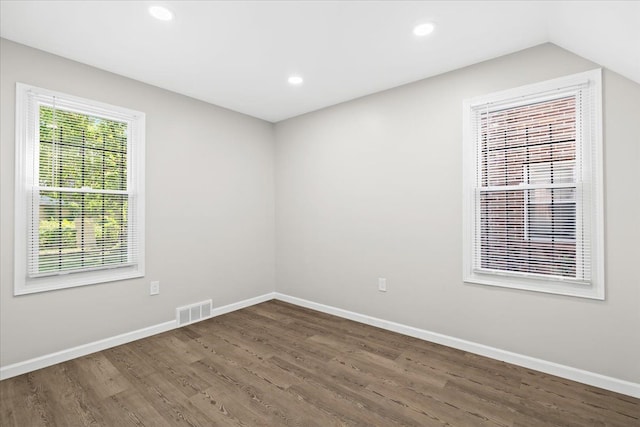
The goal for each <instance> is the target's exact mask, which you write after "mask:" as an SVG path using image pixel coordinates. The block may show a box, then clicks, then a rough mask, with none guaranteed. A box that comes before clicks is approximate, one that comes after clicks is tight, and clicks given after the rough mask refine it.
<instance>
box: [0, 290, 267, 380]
mask: <svg viewBox="0 0 640 427" xmlns="http://www.w3.org/2000/svg"><path fill="white" fill-rule="evenodd" d="M274 296H275V293H274V292H270V293H268V294H265V295H261V296H258V297H255V298H249V299H246V300H243V301H239V302H236V303H233V304H228V305H225V306H222V307H218V308H214V309H213V310H212V311H211V316H209V317H208V318H211V317H215V316H220V315H222V314H225V313H229V312H231V311H235V310H240V309H241V308H245V307H249V306H251V305H255V304H259V303H261V302H265V301H269V300H272V299H273V298H274ZM202 320H205V319H202ZM177 325H178V323H177V322H176V320H175V319H174V320H171V321H168V322H164V323H159V324H157V325H153V326H149V327H146V328H142V329H138V330H136V331H131V332H126V333H124V334H120V335H116V336H114V337H110V338H105V339H102V340H98V341H94V342H91V343H88V344H82V345H79V346H77V347H73V348H69V349H65V350H61V351H57V352H55V353H51V354H45V355H44V356H40V357H35V358H33V359H29V360H25V361H23V362H18V363H13V364H11V365H7V366H3V367H0V380H4V379H7V378H11V377H15V376H17V375H21V374H26V373H27V372H32V371H35V370H37V369H42V368H46V367H47V366H51V365H55V364H56V363H62V362H66V361H67V360H71V359H75V358H77V357H82V356H86V355H87V354H91V353H95V352H97V351H102V350H106V349H108V348H111V347H116V346H118V345H122V344H126V343H128V342H131V341H135V340H139V339H141V338H147V337H150V336H152V335H156V334H160V333H162V332H166V331H170V330H172V329H175V328H176V327H177Z"/></svg>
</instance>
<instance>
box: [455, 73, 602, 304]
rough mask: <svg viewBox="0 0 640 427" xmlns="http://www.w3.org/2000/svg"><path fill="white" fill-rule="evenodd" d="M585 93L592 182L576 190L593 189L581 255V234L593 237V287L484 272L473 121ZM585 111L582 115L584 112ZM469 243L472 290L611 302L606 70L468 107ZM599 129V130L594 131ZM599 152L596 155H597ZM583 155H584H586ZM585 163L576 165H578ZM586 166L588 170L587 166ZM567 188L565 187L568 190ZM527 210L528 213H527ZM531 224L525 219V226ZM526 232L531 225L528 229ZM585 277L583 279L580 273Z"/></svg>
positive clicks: (465, 263)
mask: <svg viewBox="0 0 640 427" xmlns="http://www.w3.org/2000/svg"><path fill="white" fill-rule="evenodd" d="M582 92H584V93H585V94H586V96H592V97H593V99H591V100H590V105H591V106H592V107H593V109H592V113H593V115H592V116H591V117H589V118H588V120H586V121H585V118H584V117H582V116H583V115H581V114H578V113H577V114H576V120H577V121H585V122H586V124H585V126H579V124H578V125H577V127H578V128H579V129H583V130H584V132H586V133H588V135H586V139H587V142H588V144H587V145H588V146H586V147H583V148H580V147H578V148H577V152H578V155H588V156H589V161H588V162H586V163H587V164H588V166H589V167H588V170H589V171H590V172H589V173H591V174H592V176H590V177H584V176H582V174H581V175H580V177H579V178H577V183H576V185H575V187H576V188H577V189H579V188H580V186H581V185H584V184H585V183H587V184H589V185H590V189H588V191H589V192H590V203H589V206H586V207H582V206H581V199H579V192H578V191H577V192H576V251H577V252H578V253H581V251H580V245H581V244H582V239H581V238H580V237H581V234H580V233H581V230H582V231H584V232H585V233H586V234H587V235H588V236H590V239H589V240H590V242H591V245H592V246H591V254H590V258H589V262H590V265H589V266H590V269H591V277H590V278H588V279H587V280H588V282H587V283H586V284H585V281H584V280H582V278H581V277H576V278H575V279H572V278H566V279H563V280H556V279H554V278H553V277H552V276H547V275H542V277H541V276H540V275H536V274H531V273H522V274H518V273H512V272H509V271H501V272H500V273H496V272H494V271H490V270H488V269H484V270H483V269H479V268H478V267H477V266H475V265H474V261H475V260H474V256H476V251H475V245H477V244H478V242H477V239H476V235H477V234H478V232H479V229H480V225H479V221H480V214H479V209H480V208H479V202H478V197H477V194H479V193H478V192H477V188H476V187H477V182H476V179H477V170H478V168H477V164H478V149H477V143H476V140H477V132H478V129H476V126H474V124H475V121H474V120H473V117H474V114H475V111H477V109H478V108H481V107H482V108H485V107H486V108H487V110H488V111H489V110H496V109H502V108H505V107H507V106H513V105H520V104H522V103H524V102H531V101H534V100H535V101H539V100H551V99H556V98H559V97H564V96H566V95H568V94H576V95H578V93H582ZM578 111H580V109H578ZM462 114H463V140H462V144H463V150H462V151H463V179H462V181H463V200H462V204H463V213H462V215H463V218H462V219H463V229H462V235H463V238H462V239H463V241H462V281H463V282H464V283H465V284H471V285H476V284H479V285H488V286H496V287H505V288H513V289H521V290H526V291H534V292H544V293H550V294H558V295H567V296H573V297H581V298H589V299H594V300H604V299H605V274H604V268H605V267H604V265H605V262H604V220H603V218H604V215H603V210H604V200H603V174H602V163H603V159H602V152H603V149H602V70H601V69H595V70H591V71H585V72H582V73H578V74H573V75H570V76H565V77H560V78H557V79H553V80H548V81H544V82H540V83H535V84H530V85H526V86H521V87H518V88H514V89H508V90H504V91H500V92H495V93H491V94H487V95H482V96H477V97H474V98H471V99H466V100H464V101H463V111H462ZM591 127H593V129H591ZM580 135H581V132H577V135H576V137H577V138H578V141H577V144H584V143H585V142H584V141H582V142H580ZM592 151H593V153H592ZM581 153H582V154H581ZM580 163H585V162H576V167H578V164H580ZM583 166H585V165H583ZM562 186H564V184H563V185H562ZM510 188H512V189H518V190H520V189H528V188H529V185H520V186H513V187H510ZM496 189H501V188H500V187H495V188H482V190H483V191H494V190H496ZM526 206H527V205H526V204H525V208H526ZM582 209H585V210H588V215H586V216H588V217H590V218H591V224H590V226H589V225H585V227H580V220H581V218H583V215H580V213H579V212H580V211H581V210H582ZM526 220H527V218H526V215H525V221H526ZM525 227H526V223H525ZM576 258H577V260H576V261H577V265H576V270H577V272H580V271H582V269H583V267H582V265H581V262H582V260H581V259H580V257H576ZM578 274H581V273H578Z"/></svg>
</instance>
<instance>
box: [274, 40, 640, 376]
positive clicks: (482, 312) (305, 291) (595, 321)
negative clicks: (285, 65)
mask: <svg viewBox="0 0 640 427" xmlns="http://www.w3.org/2000/svg"><path fill="white" fill-rule="evenodd" d="M593 68H597V65H596V64H593V63H590V62H588V61H586V60H585V59H582V58H580V57H578V56H575V55H573V54H571V53H569V52H567V51H565V50H562V49H560V48H558V47H556V46H554V45H550V44H547V45H541V46H538V47H535V48H531V49H528V50H525V51H521V52H518V53H515V54H512V55H508V56H505V57H501V58H498V59H494V60H491V61H487V62H484V63H480V64H476V65H474V66H471V67H467V68H464V69H460V70H457V71H454V72H450V73H447V74H443V75H440V76H437V77H434V78H429V79H426V80H422V81H419V82H416V83H413V84H409V85H406V86H402V87H399V88H395V89H391V90H388V91H385V92H381V93H377V94H374V95H371V96H367V97H364V98H361V99H357V100H354V101H351V102H347V103H344V104H340V105H337V106H333V107H330V108H327V109H324V110H321V111H317V112H314V113H310V114H306V115H304V116H300V117H297V118H293V119H289V120H286V121H284V122H281V123H278V124H276V212H277V220H276V222H277V231H276V235H277V250H276V253H277V255H276V259H277V268H276V271H277V281H276V282H277V291H279V292H282V293H285V294H289V295H292V296H297V297H300V298H305V299H308V300H311V301H314V302H318V303H323V304H328V305H332V306H336V307H340V308H343V309H347V310H352V311H355V312H358V313H363V314H367V315H370V316H375V317H379V318H383V319H386V320H391V321H395V322H399V323H403V324H407V325H410V326H414V327H418V328H422V329H427V330H430V331H434V332H439V333H442V334H447V335H450V336H453V337H457V338H462V339H465V340H469V341H473V342H477V343H481V344H485V345H489V346H493V347H497V348H500V349H504V350H509V351H513V352H516V353H521V354H525V355H529V356H532V357H536V358H541V359H545V360H548V361H552V362H556V363H560V364H564V365H569V366H573V367H576V368H580V369H585V370H588V371H592V372H597V373H601V374H604V375H609V376H612V377H617V378H620V379H625V380H628V381H635V382H639V381H640V279H639V278H638V262H639V261H640V245H638V243H637V242H638V241H640V227H639V225H638V221H639V219H640V191H638V189H637V187H632V186H631V185H632V184H634V185H636V186H637V185H638V184H640V167H639V166H638V165H639V164H640V120H639V119H640V85H638V84H637V83H634V82H632V81H630V80H627V79H625V78H623V77H621V76H619V75H617V74H615V73H613V72H610V71H608V70H604V81H603V85H604V117H605V119H604V130H605V149H604V150H605V165H604V169H605V200H606V202H605V215H606V218H605V221H606V222H605V236H606V237H605V240H606V241H605V243H606V269H607V270H606V281H607V299H606V301H604V302H602V301H593V300H587V299H580V298H575V297H564V296H557V295H549V294H541V293H534V292H527V291H518V290H510V289H502V288H493V287H485V286H481V285H468V284H463V283H462V152H461V150H462V100H463V99H464V98H468V97H473V96H477V95H481V94H485V93H489V92H493V91H498V90H503V89H508V88H512V87H517V86H521V85H524V84H529V83H534V82H538V81H542V80H546V79H550V78H554V77H560V76H563V75H568V74H572V73H577V72H581V71H585V70H589V69H593ZM378 277H386V278H387V288H388V291H387V292H386V293H380V292H378V290H377V278H378Z"/></svg>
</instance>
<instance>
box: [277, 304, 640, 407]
mask: <svg viewBox="0 0 640 427" xmlns="http://www.w3.org/2000/svg"><path fill="white" fill-rule="evenodd" d="M275 299H277V300H280V301H284V302H288V303H291V304H295V305H298V306H301V307H306V308H310V309H312V310H317V311H321V312H323V313H327V314H332V315H334V316H338V317H342V318H345V319H349V320H353V321H356V322H359V323H364V324H366V325H371V326H375V327H377V328H382V329H386V330H388V331H393V332H397V333H400V334H403V335H408V336H410V337H414V338H419V339H421V340H425V341H430V342H433V343H437V344H442V345H446V346H448V347H452V348H456V349H458V350H462V351H467V352H469V353H474V354H479V355H481V356H486V357H490V358H492V359H496V360H501V361H504V362H507V363H512V364H514V365H518V366H522V367H525V368H528V369H533V370H536V371H540V372H544V373H546V374H550V375H556V376H558V377H562V378H566V379H569V380H572V381H577V382H580V383H583V384H588V385H591V386H594V387H600V388H603V389H605V390H610V391H614V392H616V393H622V394H626V395H628V396H632V397H636V398H640V384H639V383H633V382H630V381H626V380H621V379H618V378H613V377H609V376H606V375H602V374H597V373H595V372H590V371H585V370H582V369H577V368H573V367H571V366H566V365H561V364H559V363H554V362H549V361H547V360H543V359H537V358H535V357H530V356H525V355H523V354H518V353H513V352H511V351H507V350H502V349H499V348H495V347H490V346H488V345H484V344H478V343H475V342H472V341H467V340H463V339H460V338H455V337H452V336H449V335H444V334H439V333H437V332H431V331H427V330H425V329H419V328H414V327H413V326H407V325H403V324H401V323H396V322H391V321H388V320H384V319H379V318H377V317H372V316H367V315H366V314H360V313H355V312H353V311H349V310H344V309H342V308H337V307H332V306H329V305H325V304H319V303H316V302H313V301H308V300H305V299H302V298H297V297H293V296H290V295H285V294H281V293H279V292H276V293H275Z"/></svg>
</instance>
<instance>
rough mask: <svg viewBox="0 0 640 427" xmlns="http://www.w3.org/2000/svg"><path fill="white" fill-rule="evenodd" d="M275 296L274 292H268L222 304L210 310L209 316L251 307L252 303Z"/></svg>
mask: <svg viewBox="0 0 640 427" xmlns="http://www.w3.org/2000/svg"><path fill="white" fill-rule="evenodd" d="M275 297H276V293H275V292H269V293H267V294H264V295H260V296H257V297H253V298H249V299H245V300H242V301H238V302H234V303H231V304H227V305H223V306H222V307H218V308H214V309H213V310H212V311H211V317H216V316H221V315H223V314H227V313H231V312H232V311H236V310H240V309H243V308H246V307H251V306H252V305H256V304H260V303H263V302H267V301H271V300H272V299H275Z"/></svg>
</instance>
